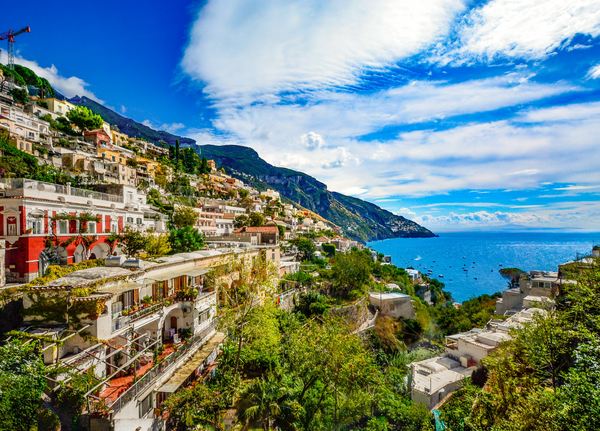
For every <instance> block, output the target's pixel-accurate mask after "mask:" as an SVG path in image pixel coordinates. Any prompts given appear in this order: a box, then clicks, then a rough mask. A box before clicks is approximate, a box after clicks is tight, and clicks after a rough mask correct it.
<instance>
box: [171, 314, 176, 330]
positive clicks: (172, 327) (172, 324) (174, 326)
mask: <svg viewBox="0 0 600 431" xmlns="http://www.w3.org/2000/svg"><path fill="white" fill-rule="evenodd" d="M171 329H175V331H177V317H175V316H171Z"/></svg>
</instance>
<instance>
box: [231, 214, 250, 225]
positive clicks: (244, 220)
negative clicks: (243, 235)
mask: <svg viewBox="0 0 600 431" xmlns="http://www.w3.org/2000/svg"><path fill="white" fill-rule="evenodd" d="M249 225H250V218H249V217H248V216H247V215H245V214H240V215H239V216H235V218H234V219H233V227H234V228H236V229H239V228H241V227H244V226H249Z"/></svg>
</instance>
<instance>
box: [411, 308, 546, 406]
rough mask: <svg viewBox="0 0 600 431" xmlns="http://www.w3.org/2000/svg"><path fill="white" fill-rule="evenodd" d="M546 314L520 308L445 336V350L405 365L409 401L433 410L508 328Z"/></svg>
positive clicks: (474, 367)
mask: <svg viewBox="0 0 600 431" xmlns="http://www.w3.org/2000/svg"><path fill="white" fill-rule="evenodd" d="M536 313H546V311H545V310H543V309H539V308H531V309H527V310H522V311H520V312H518V313H516V314H514V315H512V316H511V317H509V318H508V319H506V320H495V319H492V320H490V321H489V322H488V324H487V325H486V327H485V329H479V328H474V329H472V330H470V331H467V332H461V333H460V334H454V335H449V336H447V337H446V346H445V353H444V355H443V356H438V357H435V358H431V359H426V360H424V361H419V362H413V363H412V364H409V367H410V372H409V382H408V383H409V386H410V389H411V392H410V396H411V399H412V400H413V402H415V403H422V404H425V405H426V406H427V408H428V409H430V410H433V409H436V408H437V407H438V406H439V405H440V404H441V403H443V402H444V401H445V400H446V399H447V397H448V396H449V395H450V394H451V393H453V392H455V391H456V390H458V389H459V388H460V386H461V385H462V381H463V379H464V378H465V377H470V376H471V374H472V373H473V371H475V370H476V369H477V367H478V366H479V364H480V362H481V360H482V359H483V358H485V357H486V356H488V355H489V354H490V353H491V352H492V351H494V350H496V349H497V348H498V347H499V346H500V344H501V343H502V342H503V341H507V340H509V339H510V334H509V331H510V329H511V328H518V327H519V326H521V325H522V324H523V323H525V322H528V321H531V320H532V319H533V316H534V314H536Z"/></svg>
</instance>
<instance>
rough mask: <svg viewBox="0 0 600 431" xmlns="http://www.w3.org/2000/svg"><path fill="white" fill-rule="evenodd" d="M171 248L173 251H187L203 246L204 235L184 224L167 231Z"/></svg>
mask: <svg viewBox="0 0 600 431" xmlns="http://www.w3.org/2000/svg"><path fill="white" fill-rule="evenodd" d="M169 241H170V242H171V248H172V250H173V251H174V252H175V253H188V252H191V251H196V250H200V249H201V248H202V247H204V235H202V234H201V233H200V232H198V230H197V229H195V228H193V227H191V226H184V227H182V228H180V229H175V230H172V231H171V232H170V233H169Z"/></svg>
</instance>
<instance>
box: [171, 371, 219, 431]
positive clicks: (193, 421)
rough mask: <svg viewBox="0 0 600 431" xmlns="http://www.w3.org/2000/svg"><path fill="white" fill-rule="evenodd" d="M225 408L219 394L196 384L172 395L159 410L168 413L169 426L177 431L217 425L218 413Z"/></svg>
mask: <svg viewBox="0 0 600 431" xmlns="http://www.w3.org/2000/svg"><path fill="white" fill-rule="evenodd" d="M226 407H227V403H226V402H225V397H224V396H223V394H221V392H218V391H215V390H214V389H212V388H210V387H208V386H206V385H203V384H201V383H196V384H195V385H194V386H193V387H192V388H191V389H184V390H182V391H177V392H175V393H174V394H172V395H171V396H170V397H169V398H167V400H165V402H164V403H163V404H162V406H161V408H162V409H163V410H166V411H168V412H169V419H168V422H169V425H170V426H171V427H174V428H175V429H177V430H187V429H189V427H192V426H197V425H201V426H205V425H212V426H215V427H217V426H218V425H219V413H220V412H221V410H224V409H225V408H226Z"/></svg>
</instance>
